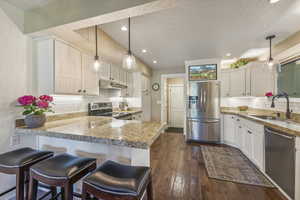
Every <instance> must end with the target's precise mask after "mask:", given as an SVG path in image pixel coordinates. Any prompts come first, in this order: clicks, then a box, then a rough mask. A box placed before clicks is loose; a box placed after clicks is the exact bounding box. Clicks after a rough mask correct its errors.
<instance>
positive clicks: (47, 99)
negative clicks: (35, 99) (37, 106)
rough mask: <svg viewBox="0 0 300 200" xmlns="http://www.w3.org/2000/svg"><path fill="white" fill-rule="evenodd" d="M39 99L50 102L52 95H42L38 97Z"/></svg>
mask: <svg viewBox="0 0 300 200" xmlns="http://www.w3.org/2000/svg"><path fill="white" fill-rule="evenodd" d="M39 99H40V100H42V101H48V102H52V101H53V97H51V96H49V95H42V96H40V97H39Z"/></svg>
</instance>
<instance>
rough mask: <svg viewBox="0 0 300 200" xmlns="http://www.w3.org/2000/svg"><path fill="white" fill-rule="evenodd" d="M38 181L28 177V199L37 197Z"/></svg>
mask: <svg viewBox="0 0 300 200" xmlns="http://www.w3.org/2000/svg"><path fill="white" fill-rule="evenodd" d="M37 189H38V181H37V180H35V179H34V178H32V177H31V178H30V181H29V200H36V199H37Z"/></svg>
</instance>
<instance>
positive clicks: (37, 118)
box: [24, 114, 46, 128]
mask: <svg viewBox="0 0 300 200" xmlns="http://www.w3.org/2000/svg"><path fill="white" fill-rule="evenodd" d="M24 122H25V125H26V126H27V127H28V128H38V127H42V126H43V125H44V124H45V122H46V115H45V114H42V115H34V114H31V115H26V117H25V119H24Z"/></svg>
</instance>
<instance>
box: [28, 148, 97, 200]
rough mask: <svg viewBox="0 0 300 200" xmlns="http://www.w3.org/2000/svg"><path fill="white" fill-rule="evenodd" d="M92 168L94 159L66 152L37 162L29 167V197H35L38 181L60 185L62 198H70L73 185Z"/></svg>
mask: <svg viewBox="0 0 300 200" xmlns="http://www.w3.org/2000/svg"><path fill="white" fill-rule="evenodd" d="M94 169H96V159H92V158H81V157H76V156H72V155H69V154H67V153H64V154H59V155H56V156H54V157H52V158H50V159H47V160H44V161H42V162H40V163H37V164H36V165H34V166H32V167H31V168H30V184H29V185H30V188H29V199H30V200H36V199H37V187H38V182H42V183H45V184H47V185H50V186H54V187H61V189H62V193H61V195H62V199H64V200H72V199H73V195H74V192H73V185H74V184H75V183H76V182H77V181H78V180H80V179H81V178H83V177H84V176H85V175H87V174H88V173H89V172H91V171H93V170H94ZM57 196H58V195H57ZM57 196H56V197H54V199H56V198H57Z"/></svg>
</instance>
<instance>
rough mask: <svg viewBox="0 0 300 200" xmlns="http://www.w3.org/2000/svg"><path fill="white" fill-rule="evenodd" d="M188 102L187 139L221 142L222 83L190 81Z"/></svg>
mask: <svg viewBox="0 0 300 200" xmlns="http://www.w3.org/2000/svg"><path fill="white" fill-rule="evenodd" d="M186 103H187V112H186V113H187V116H186V117H187V119H186V123H187V124H186V140H187V141H198V142H207V143H220V139H221V138H220V83H219V82H218V81H208V82H195V81H190V82H189V84H188V88H187V102H186Z"/></svg>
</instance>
